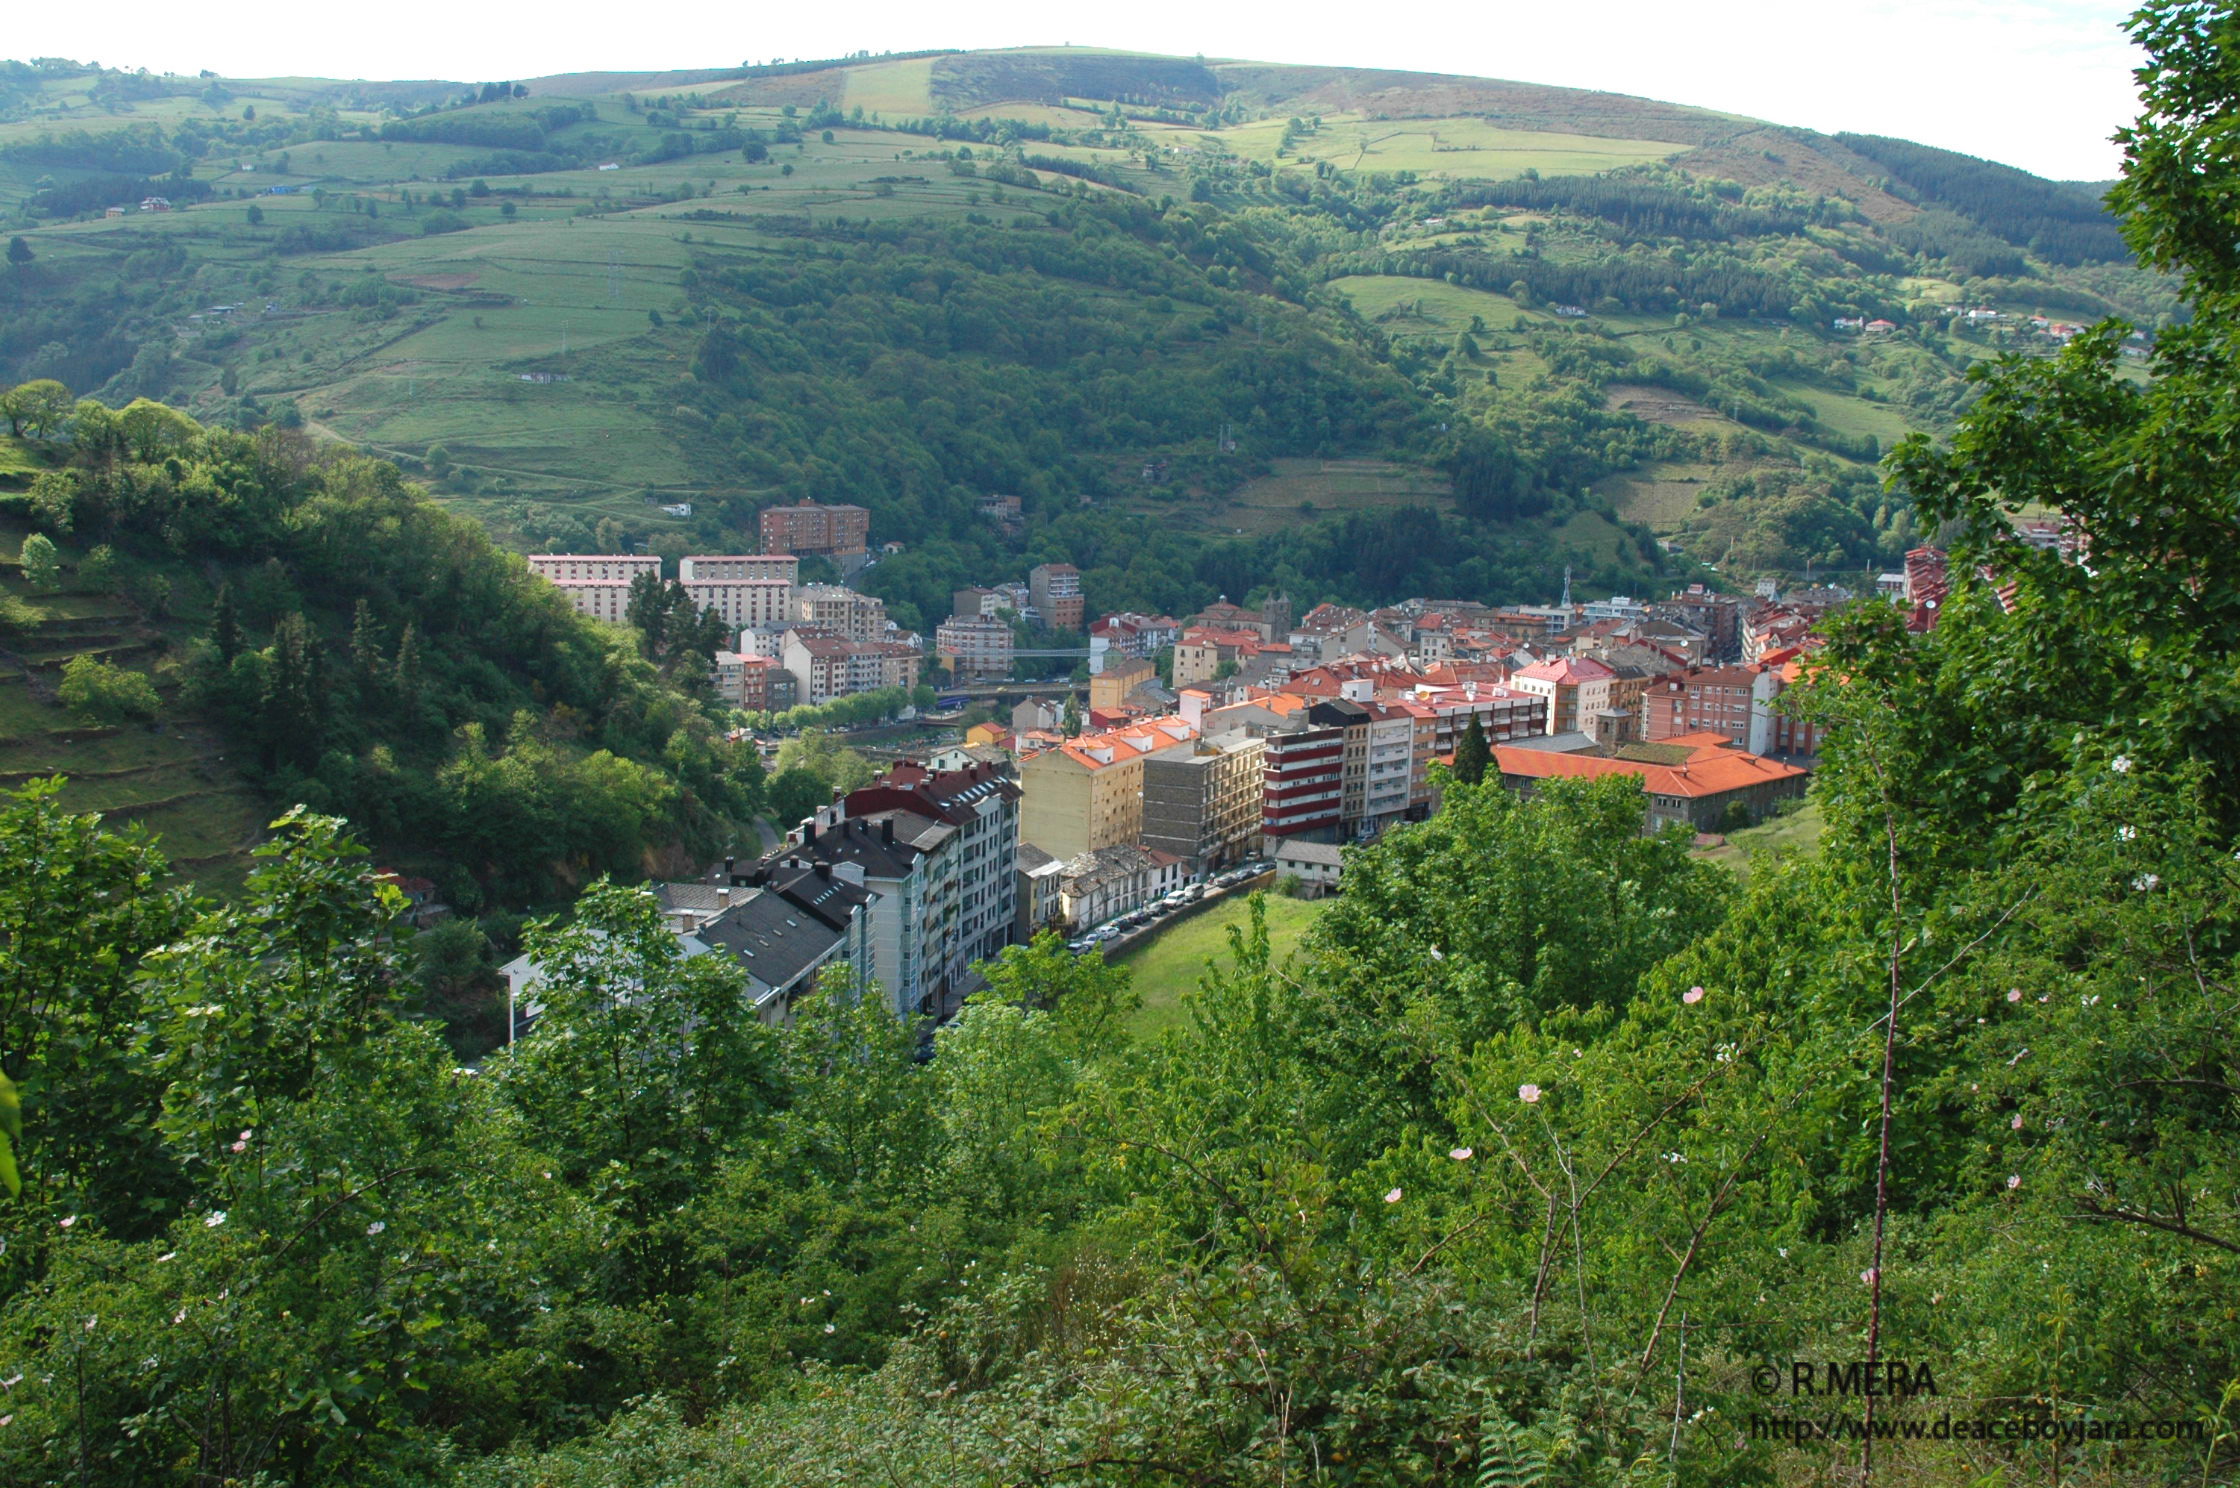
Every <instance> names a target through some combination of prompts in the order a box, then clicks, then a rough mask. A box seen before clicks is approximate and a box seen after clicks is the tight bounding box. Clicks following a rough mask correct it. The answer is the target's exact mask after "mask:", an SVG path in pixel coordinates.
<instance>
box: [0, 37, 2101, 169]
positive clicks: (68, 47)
mask: <svg viewBox="0 0 2240 1488" xmlns="http://www.w3.org/2000/svg"><path fill="white" fill-rule="evenodd" d="M2130 8H2131V7H2130V6H2129V5H2127V4H2111V3H2105V0H1851V3H1848V4H1844V5H1840V6H1839V5H1833V4H1815V3H1811V0H1806V3H1802V4H1799V3H1797V0H1712V3H1710V4H1697V5H1678V4H1674V3H1672V0H1594V3H1591V4H1589V3H1576V0H1575V3H1570V4H1548V3H1545V0H1535V3H1531V4H1519V3H1516V0H1477V3H1472V4H1455V3H1450V0H1432V3H1430V4H1428V5H1420V4H1419V5H1391V6H1389V7H1387V6H1366V5H1360V4H1353V5H1345V6H1338V5H1334V4H1331V3H1329V0H1305V3H1304V4H1293V5H1289V6H1284V7H1282V8H1280V9H1278V8H1277V7H1275V6H1271V5H1253V6H1234V5H1222V4H1218V3H1210V4H1209V3H1207V0H1133V3H1130V4H1127V5H1111V4H1090V5H1085V6H1082V7H1080V14H1079V15H1077V16H1075V15H1069V14H1068V10H1067V7H1066V6H1064V5H1062V4H1053V3H1051V0H1033V3H1028V0H983V3H978V4H973V5H967V6H944V5H935V4H926V3H919V4H913V5H900V4H895V3H892V0H857V3H854V4H846V5H811V6H786V7H775V6H773V7H767V8H764V7H748V6H740V5H736V4H724V5H716V4H709V3H705V0H670V3H667V4H656V5H653V6H651V7H649V8H647V9H644V10H640V9H637V8H636V7H631V6H617V5H613V4H593V3H590V0H541V3H537V0H533V3H530V4H506V5H497V4H491V3H489V0H480V3H477V0H467V3H464V4H461V3H457V0H448V3H439V0H388V3H383V4H379V5H371V6H347V7H345V6H342V5H305V4H303V3H301V0H289V3H286V4H282V3H279V0H238V3H231V4H226V5H222V6H194V5H181V4H178V3H176V0H162V3H155V0H107V3H94V4H84V5H39V4H32V3H28V0H27V3H24V4H20V5H15V6H11V7H10V10H11V14H10V16H9V19H8V22H7V25H6V26H5V28H0V53H4V54H6V55H12V56H17V57H26V58H28V57H33V56H64V57H72V58H75V59H77V60H79V61H82V62H92V61H98V62H101V63H104V64H106V65H108V66H112V67H118V66H122V67H146V68H148V69H150V70H151V71H165V70H170V71H179V72H191V71H196V70H199V69H201V68H205V67H207V68H211V69H213V70H215V71H218V72H222V73H226V74H229V75H232V76H237V77H256V76H274V75H293V76H306V75H309V76H321V77H369V78H429V77H435V78H454V79H460V80H464V81H476V80H482V79H491V78H518V77H535V76H540V75H544V74H549V73H556V72H573V71H580V70H584V69H591V68H596V69H602V70H606V69H632V70H634V69H663V68H690V67H722V66H732V65H736V64H738V63H740V62H742V61H750V60H751V61H757V62H760V61H766V60H769V59H771V58H776V57H785V58H795V57H830V56H836V55H842V54H845V53H848V52H853V51H856V50H859V49H863V48H869V49H870V50H873V51H905V50H916V49H919V48H926V47H998V46H1030V45H1050V44H1055V43H1061V42H1072V43H1074V44H1076V45H1085V46H1086V45H1094V46H1110V47H1126V48H1131V49H1137V50H1143V51H1155V52H1167V53H1174V54H1179V55H1185V56H1187V55H1190V54H1193V53H1203V54H1204V55H1206V56H1208V57H1248V58H1253V59H1256V60H1263V61H1273V62H1315V63H1330V64H1337V65H1345V66H1359V67H1397V68H1411V69H1417V70H1421V71H1430V72H1461V73H1471V74H1476V75H1478V76H1483V77H1497V78H1512V79H1516V80H1519V81H1523V82H1534V83H1560V84H1565V85H1568V86H1572V87H1583V88H1602V89H1608V90H1610V91H1613V92H1619V93H1635V94H1641V95H1644V96H1647V97H1651V98H1661V99H1668V100H1671V101H1674V102H1678V103H1690V104H1697V105H1701V106H1703V107H1707V108H1717V109H1723V110H1726V111H1728V112H1732V113H1739V114H1750V115H1754V116H1756V117H1759V118H1763V119H1770V120H1772V121H1774V122H1776V123H1782V124H1801V125H1806V126H1808V127H1811V128H1815V129H1822V130H1828V131H1835V130H1844V129H1851V130H1859V131H1862V132H1865V133H1869V134H1893V135H1900V136H1903V137H1905V138H1909V139H1915V140H1920V141H1922V142H1924V143H1927V144H1933V145H1941V146H1944V147H1945V148H1947V149H1954V150H1963V151H1966V152H1967V153H1969V154H1971V155H1982V156H1986V157H1988V158H1990V159H1994V160H2003V161H2006V162H2008V163H2009V164H2013V165H2019V166H2022V167H2024V168H2025V169H2028V170H2033V171H2037V172H2039V173H2041V174H2043V175H2048V176H2054V177H2057V178H2062V179H2090V180H2098V179H2103V178H2106V177H2109V176H2112V175H2114V174H2115V171H2116V166H2117V162H2118V159H2119V156H2118V153H2117V151H2116V149H2115V148H2114V146H2112V145H2110V144H2109V143H2108V136H2109V135H2110V134H2111V133H2113V132H2114V130H2115V129H2116V128H2117V127H2118V126H2119V125H2122V124H2124V123H2126V122H2128V121H2129V119H2130V117H2131V115H2132V113H2133V112H2134V108H2135V95H2134V92H2133V88H2132V83H2131V77H2130V69H2131V68H2132V67H2133V66H2135V65H2136V62H2137V58H2136V55H2135V53H2134V52H2133V49H2132V48H2131V46H2130V45H2129V43H2128V41H2127V40H2126V39H2125V38H2124V36H2123V34H2122V30H2121V23H2122V19H2123V17H2124V15H2125V14H2126V13H2128V11H2129V9H2130ZM1271 16H1272V17H1274V18H1275V19H1273V20H1270V19H1263V17H1271Z"/></svg>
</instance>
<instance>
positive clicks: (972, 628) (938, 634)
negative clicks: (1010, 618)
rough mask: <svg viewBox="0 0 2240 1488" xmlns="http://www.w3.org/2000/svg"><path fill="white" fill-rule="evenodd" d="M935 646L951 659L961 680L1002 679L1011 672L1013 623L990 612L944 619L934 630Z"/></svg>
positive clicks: (940, 654)
mask: <svg viewBox="0 0 2240 1488" xmlns="http://www.w3.org/2000/svg"><path fill="white" fill-rule="evenodd" d="M933 650H934V654H935V655H937V656H940V657H942V658H944V659H945V660H947V661H948V663H949V665H950V668H951V669H952V670H953V671H954V672H955V673H956V677H957V680H958V681H959V682H983V681H988V680H991V679H992V680H997V681H1000V680H1002V679H1003V678H1005V677H1008V676H1010V675H1011V653H1012V636H1011V627H1010V626H1009V625H1007V624H1005V623H1004V622H1003V621H1001V620H998V619H996V618H994V617H993V616H990V615H970V616H965V617H952V618H950V619H948V620H944V621H942V622H941V624H940V625H939V626H938V627H937V628H936V629H935V630H934V633H933Z"/></svg>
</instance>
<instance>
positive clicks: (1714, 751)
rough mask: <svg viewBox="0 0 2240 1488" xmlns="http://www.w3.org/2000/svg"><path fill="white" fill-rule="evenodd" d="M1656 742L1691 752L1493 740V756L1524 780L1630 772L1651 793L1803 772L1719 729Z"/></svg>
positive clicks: (1702, 792) (1705, 789)
mask: <svg viewBox="0 0 2240 1488" xmlns="http://www.w3.org/2000/svg"><path fill="white" fill-rule="evenodd" d="M1714 741H1716V742H1714ZM1659 742H1661V743H1665V744H1684V745H1688V746H1691V747H1693V748H1694V750H1695V752H1694V753H1693V754H1691V755H1689V756H1688V759H1687V762H1686V763H1685V764H1680V765H1652V764H1648V763H1645V762H1644V761H1641V760H1628V759H1610V758H1608V757H1606V756H1603V755H1598V754H1554V753H1550V752H1548V751H1546V750H1540V749H1515V748H1511V747H1509V746H1507V745H1498V744H1497V745H1495V746H1494V750H1493V758H1494V762H1495V764H1496V765H1497V766H1498V767H1499V769H1500V771H1501V773H1502V774H1504V775H1514V776H1521V777H1523V778H1525V779H1529V780H1547V779H1551V778H1557V777H1560V778H1563V779H1568V780H1599V779H1602V778H1603V777H1605V776H1610V775H1632V776H1636V777H1638V778H1639V779H1640V781H1641V783H1642V785H1643V786H1644V787H1645V788H1646V789H1647V790H1648V791H1649V792H1650V793H1651V794H1653V795H1660V796H1689V797H1701V796H1717V795H1724V794H1725V793H1726V792H1728V791H1737V790H1743V789H1745V788H1747V787H1749V786H1753V785H1768V784H1771V783H1773V782H1774V781H1779V780H1794V779H1796V778H1797V777H1799V776H1802V775H1804V774H1806V773H1807V772H1806V771H1805V770H1803V769H1802V768H1800V767H1798V766H1796V765H1790V764H1784V763H1782V762H1781V761H1780V760H1771V759H1767V758H1765V757H1764V756H1762V755H1756V754H1751V753H1749V752H1747V751H1745V750H1741V749H1735V748H1731V747H1728V745H1727V741H1726V736H1725V735H1723V734H1682V735H1680V736H1679V737H1678V738H1673V739H1664V740H1660V741H1659Z"/></svg>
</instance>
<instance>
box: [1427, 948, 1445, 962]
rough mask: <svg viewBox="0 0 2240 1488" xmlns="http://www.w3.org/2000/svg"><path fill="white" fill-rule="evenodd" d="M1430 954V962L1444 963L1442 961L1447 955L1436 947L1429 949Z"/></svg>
mask: <svg viewBox="0 0 2240 1488" xmlns="http://www.w3.org/2000/svg"><path fill="white" fill-rule="evenodd" d="M1430 954H1431V959H1432V960H1434V961H1444V960H1446V959H1447V953H1446V952H1445V951H1442V950H1440V949H1439V948H1438V947H1437V946H1433V947H1432V948H1431V953H1430Z"/></svg>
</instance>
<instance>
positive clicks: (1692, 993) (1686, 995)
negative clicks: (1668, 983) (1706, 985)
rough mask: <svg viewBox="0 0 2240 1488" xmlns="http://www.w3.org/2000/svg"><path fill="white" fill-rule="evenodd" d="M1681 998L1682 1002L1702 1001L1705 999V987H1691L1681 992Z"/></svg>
mask: <svg viewBox="0 0 2240 1488" xmlns="http://www.w3.org/2000/svg"><path fill="white" fill-rule="evenodd" d="M1680 1000H1681V1001H1682V1002H1701V1001H1703V989H1702V988H1701V987H1690V988H1689V989H1688V990H1687V991H1685V992H1683V993H1681V994H1680Z"/></svg>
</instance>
